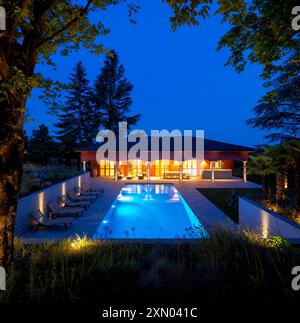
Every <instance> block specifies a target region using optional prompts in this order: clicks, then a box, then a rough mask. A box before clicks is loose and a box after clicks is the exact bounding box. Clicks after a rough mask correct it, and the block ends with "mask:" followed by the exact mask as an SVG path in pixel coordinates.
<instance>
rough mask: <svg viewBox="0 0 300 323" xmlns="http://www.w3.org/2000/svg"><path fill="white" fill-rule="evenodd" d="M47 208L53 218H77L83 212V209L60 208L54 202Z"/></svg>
mask: <svg viewBox="0 0 300 323" xmlns="http://www.w3.org/2000/svg"><path fill="white" fill-rule="evenodd" d="M48 206H49V208H50V210H51V211H52V214H54V215H55V216H62V215H65V216H67V215H70V216H77V217H78V216H79V215H80V214H81V213H82V212H83V211H84V208H83V207H60V206H59V205H58V204H57V202H56V201H52V202H50V203H49V204H48Z"/></svg>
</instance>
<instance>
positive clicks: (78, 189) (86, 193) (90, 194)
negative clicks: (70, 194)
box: [75, 186, 100, 200]
mask: <svg viewBox="0 0 300 323" xmlns="http://www.w3.org/2000/svg"><path fill="white" fill-rule="evenodd" d="M75 191H76V193H77V194H79V196H83V197H84V196H87V197H92V198H93V199H95V200H96V198H97V197H98V196H99V195H100V193H98V192H92V191H90V192H89V191H85V190H84V189H83V188H81V187H79V186H78V187H76V189H75Z"/></svg>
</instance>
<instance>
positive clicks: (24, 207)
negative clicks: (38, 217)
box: [15, 173, 90, 235]
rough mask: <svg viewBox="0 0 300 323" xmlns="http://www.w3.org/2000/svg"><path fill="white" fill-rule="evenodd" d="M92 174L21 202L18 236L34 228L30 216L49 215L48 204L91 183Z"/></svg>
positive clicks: (75, 178) (53, 186)
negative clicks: (39, 212)
mask: <svg viewBox="0 0 300 323" xmlns="http://www.w3.org/2000/svg"><path fill="white" fill-rule="evenodd" d="M89 181H90V174H89V173H84V174H82V175H80V176H76V177H73V178H70V179H67V180H66V181H64V182H61V183H58V184H55V185H52V186H50V187H48V188H46V189H44V190H42V191H39V192H36V193H33V194H31V195H29V196H26V197H23V198H22V199H20V200H19V202H18V206H17V214H16V229H15V232H16V234H17V235H18V234H20V233H24V232H26V231H28V229H30V227H31V226H32V220H31V218H30V214H31V213H32V212H34V211H36V210H41V211H42V212H43V213H44V214H45V213H47V211H48V210H47V207H48V203H49V202H51V201H53V200H56V199H57V198H59V197H60V196H61V195H63V194H65V193H66V192H68V191H71V190H72V189H74V188H76V187H77V186H80V185H81V184H82V183H89Z"/></svg>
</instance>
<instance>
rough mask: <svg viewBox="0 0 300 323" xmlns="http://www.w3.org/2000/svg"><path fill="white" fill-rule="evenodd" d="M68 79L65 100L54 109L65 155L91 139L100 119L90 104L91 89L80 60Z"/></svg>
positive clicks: (70, 153)
mask: <svg viewBox="0 0 300 323" xmlns="http://www.w3.org/2000/svg"><path fill="white" fill-rule="evenodd" d="M69 80H70V83H69V85H68V86H67V92H68V94H67V96H66V101H65V103H63V104H62V105H61V106H59V107H58V108H57V109H56V115H57V116H58V119H59V121H58V122H57V123H56V124H55V127H56V128H57V129H58V130H57V131H56V134H57V138H58V139H59V140H60V141H61V143H62V147H63V151H64V153H65V156H66V157H68V156H70V155H72V153H73V151H74V148H75V147H76V146H78V145H86V144H89V143H91V142H92V141H93V139H94V138H95V137H96V133H97V130H98V128H99V122H100V120H101V117H100V116H97V115H96V114H95V111H94V108H93V107H92V105H91V90H90V87H89V81H88V79H87V75H86V70H85V67H84V65H83V63H82V62H78V63H77V64H76V66H75V67H74V70H73V73H72V74H71V76H70V78H69Z"/></svg>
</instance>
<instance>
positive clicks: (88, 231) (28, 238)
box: [21, 178, 259, 243]
mask: <svg viewBox="0 0 300 323" xmlns="http://www.w3.org/2000/svg"><path fill="white" fill-rule="evenodd" d="M91 181H92V184H93V185H94V186H97V187H99V188H100V187H101V188H103V189H104V193H103V194H102V196H101V197H100V198H99V199H98V200H97V201H96V202H95V203H93V204H92V205H91V206H90V207H89V208H88V209H87V210H86V211H85V212H84V213H83V214H82V216H81V217H80V218H78V219H76V220H75V221H74V223H73V226H71V227H70V228H69V230H68V231H64V230H63V228H59V227H58V228H41V229H39V230H38V231H31V232H28V233H27V234H25V235H23V236H22V237H21V239H22V240H23V241H24V242H25V243H33V242H34V243H40V242H46V241H50V240H52V241H58V240H62V239H67V238H74V237H75V236H76V235H79V236H83V235H87V237H89V238H92V237H93V235H94V233H95V232H96V230H97V228H98V226H99V225H100V223H101V221H102V219H103V217H104V216H105V214H106V213H107V211H108V210H109V208H110V206H111V204H112V203H113V201H114V200H115V199H116V197H117V195H118V193H119V192H120V190H121V188H122V186H123V185H124V184H125V183H126V182H127V181H120V182H117V183H115V182H114V181H113V180H112V179H104V178H91ZM143 182H145V181H138V182H135V181H128V183H143ZM154 182H155V183H156V182H159V183H166V182H169V183H170V182H172V183H174V185H175V186H176V187H177V189H178V190H179V192H180V193H181V195H182V196H183V198H184V199H185V200H186V202H187V203H188V204H189V206H190V207H191V209H192V210H193V211H194V213H195V214H196V216H197V217H198V219H199V220H200V222H201V223H202V224H203V226H204V227H205V228H206V230H207V231H208V232H212V231H213V230H214V229H215V228H217V227H218V226H220V225H222V226H224V225H225V226H229V227H231V228H235V227H236V224H235V223H234V222H232V221H231V220H230V219H229V218H228V217H227V216H226V215H225V214H224V213H223V212H222V211H220V210H219V209H218V208H217V207H216V206H215V205H214V204H213V203H211V202H210V201H209V200H208V199H207V198H205V197H204V196H203V195H202V194H201V193H199V192H198V191H197V189H196V188H259V186H258V185H256V184H253V183H250V182H246V183H244V182H243V181H242V180H241V179H232V180H216V181H215V182H214V183H212V182H210V181H209V180H207V181H205V180H186V181H183V182H182V183H180V182H179V181H176V180H175V181H166V180H155V181H154Z"/></svg>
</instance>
